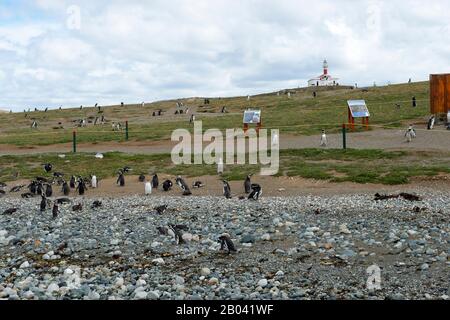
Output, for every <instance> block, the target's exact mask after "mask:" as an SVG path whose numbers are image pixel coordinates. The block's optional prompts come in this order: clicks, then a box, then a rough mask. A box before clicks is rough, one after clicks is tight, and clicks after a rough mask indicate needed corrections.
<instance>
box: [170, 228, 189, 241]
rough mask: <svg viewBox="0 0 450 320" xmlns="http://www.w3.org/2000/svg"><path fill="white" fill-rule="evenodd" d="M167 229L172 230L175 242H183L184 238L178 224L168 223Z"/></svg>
mask: <svg viewBox="0 0 450 320" xmlns="http://www.w3.org/2000/svg"><path fill="white" fill-rule="evenodd" d="M169 230H170V231H172V232H173V234H174V236H175V242H176V244H184V243H185V242H184V239H183V232H182V231H181V230H182V229H181V228H179V227H178V226H176V225H174V224H169Z"/></svg>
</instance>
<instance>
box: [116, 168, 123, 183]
mask: <svg viewBox="0 0 450 320" xmlns="http://www.w3.org/2000/svg"><path fill="white" fill-rule="evenodd" d="M116 183H117V184H118V185H119V186H121V187H124V186H125V176H124V175H123V171H122V170H120V171H119V176H118V177H117V181H116Z"/></svg>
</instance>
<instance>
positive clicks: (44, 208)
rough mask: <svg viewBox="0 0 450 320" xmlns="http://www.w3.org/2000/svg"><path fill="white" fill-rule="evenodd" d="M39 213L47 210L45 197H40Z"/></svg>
mask: <svg viewBox="0 0 450 320" xmlns="http://www.w3.org/2000/svg"><path fill="white" fill-rule="evenodd" d="M40 209H41V212H44V211H45V210H46V209H47V199H46V198H45V195H41V204H40Z"/></svg>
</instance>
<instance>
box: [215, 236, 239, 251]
mask: <svg viewBox="0 0 450 320" xmlns="http://www.w3.org/2000/svg"><path fill="white" fill-rule="evenodd" d="M219 243H220V250H221V251H228V254H231V253H232V252H237V250H236V247H235V246H234V243H233V241H232V240H231V237H230V235H229V234H228V233H224V234H222V235H221V236H220V237H219Z"/></svg>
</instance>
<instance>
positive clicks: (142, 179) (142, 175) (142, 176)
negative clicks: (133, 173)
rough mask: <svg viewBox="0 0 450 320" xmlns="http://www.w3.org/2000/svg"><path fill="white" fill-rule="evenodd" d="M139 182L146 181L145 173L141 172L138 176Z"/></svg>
mask: <svg viewBox="0 0 450 320" xmlns="http://www.w3.org/2000/svg"><path fill="white" fill-rule="evenodd" d="M138 180H139V182H145V175H144V174H141V175H140V176H139V178H138Z"/></svg>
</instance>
